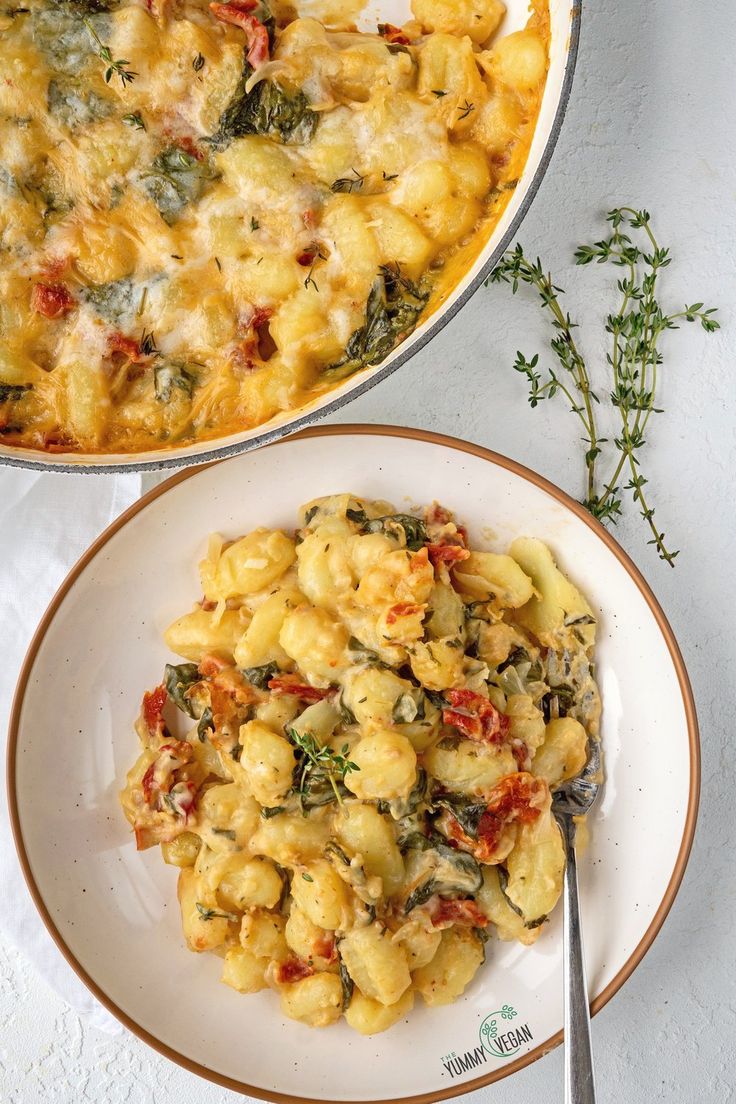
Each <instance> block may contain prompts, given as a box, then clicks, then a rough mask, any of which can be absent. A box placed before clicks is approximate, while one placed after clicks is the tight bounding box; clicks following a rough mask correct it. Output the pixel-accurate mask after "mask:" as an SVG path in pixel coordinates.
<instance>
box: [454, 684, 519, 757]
mask: <svg viewBox="0 0 736 1104" xmlns="http://www.w3.org/2000/svg"><path fill="white" fill-rule="evenodd" d="M445 697H446V698H447V699H448V700H449V702H450V705H451V706H452V707H453V708H452V709H443V711H442V720H443V721H444V723H445V724H449V725H453V727H454V728H459V729H460V731H461V732H464V733H465V735H466V736H467V737H468V738H469V739H471V740H477V741H479V742H481V743H487V744H500V743H502V742H503V740H504V739H505V738H506V736H507V735H508V732H509V726H510V721H509V718H508V717H507V716H506V715H505V714H504V713H501V712H500V711H499V710H498V709H496V707H495V705H494V704H493V702H490V701H488V698H484V697H483V696H482V695H481V694H476V693H475V691H474V690H447V691H446V693H445Z"/></svg>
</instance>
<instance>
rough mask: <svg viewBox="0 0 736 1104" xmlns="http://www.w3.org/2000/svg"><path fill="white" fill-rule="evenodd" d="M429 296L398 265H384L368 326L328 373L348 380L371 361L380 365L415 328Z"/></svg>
mask: <svg viewBox="0 0 736 1104" xmlns="http://www.w3.org/2000/svg"><path fill="white" fill-rule="evenodd" d="M428 298H429V291H428V290H426V289H424V288H422V287H420V286H419V284H416V283H414V281H413V280H408V279H407V278H406V277H405V276H402V275H401V272H400V270H399V267H398V265H393V266H392V265H381V268H380V271H379V274H378V276H377V278H376V280H375V281H374V284H373V287H372V288H371V291H370V294H369V296H368V303H367V305H366V311H365V325H364V326H361V327H360V329H358V330H355V331H354V332H353V334H352V335H351V337H350V338H349V340H348V343H347V346H346V347H345V355H344V356H343V357H342V358H341V359H340V360H338V361H336V362H335V363H334V364H332V365H330V367H329V368H327V369H326V370H325V374H326V375H328V376H330V377H331V378H332V379H344V378H345V377H346V376H350V375H352V374H353V372H357V371H358V370H359V369H360V368H365V367H366V366H367V365H369V364H379V363H380V362H381V361H382V360H384V359H385V357H387V356H388V354H389V353H390V352H391V350H392V349H393V348H394V346H395V345H396V343H397V342H398V341H400V340H403V338H405V337H407V336H408V335H409V334H410V333H411V332H412V330H413V329H414V328H415V326H416V324H417V322H418V320H419V315H420V314H421V313H422V311H423V310H424V308H425V307H426V305H427V300H428Z"/></svg>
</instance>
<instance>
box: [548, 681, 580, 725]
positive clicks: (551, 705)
mask: <svg viewBox="0 0 736 1104" xmlns="http://www.w3.org/2000/svg"><path fill="white" fill-rule="evenodd" d="M540 704H541V707H542V714H543V716H544V723H545V724H549V722H550V721H551V720H553V719H554V718H557V717H566V716H567V714H568V713H569V712H570V710H571V709H572V707H573V706H574V705H575V691H574V690H573V689H572V687H571V686H555V687H553V688H552V689H551V690H550V691H549V692H548V693H547V694H545V695H544V697H543V698H542V701H541V703H540Z"/></svg>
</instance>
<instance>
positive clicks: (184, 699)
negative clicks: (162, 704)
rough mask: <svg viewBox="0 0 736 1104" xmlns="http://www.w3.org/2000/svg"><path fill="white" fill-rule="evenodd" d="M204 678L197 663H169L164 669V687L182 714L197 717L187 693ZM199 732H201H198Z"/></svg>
mask: <svg viewBox="0 0 736 1104" xmlns="http://www.w3.org/2000/svg"><path fill="white" fill-rule="evenodd" d="M201 681H202V676H201V675H200V673H199V667H198V666H197V664H196V663H179V664H173V663H167V664H166V666H165V667H164V686H165V687H166V693H167V694H168V695H169V697H170V698H171V700H172V701H173V703H174V705H175V706H176V707H177V708H178V709H181V711H182V713H188V714H189V716H190V717H196V714H195V712H194V709H193V708H192V704H191V702H190V701H189V698H188V696H187V691H188V690H189V689H190V688H191V687H192V686H194V684H195V683H196V682H201ZM197 731H198V732H199V730H197Z"/></svg>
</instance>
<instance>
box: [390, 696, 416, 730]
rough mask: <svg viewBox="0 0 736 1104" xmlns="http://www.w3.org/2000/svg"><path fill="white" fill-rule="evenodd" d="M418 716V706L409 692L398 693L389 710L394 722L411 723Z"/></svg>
mask: <svg viewBox="0 0 736 1104" xmlns="http://www.w3.org/2000/svg"><path fill="white" fill-rule="evenodd" d="M418 716H419V707H418V705H417V703H416V701H415V699H414V698H413V697H412V695H411V694H409V693H406V694H399V696H398V698H397V699H396V701H395V702H394V707H393V710H392V711H391V720H392V721H393V723H394V724H411V722H412V721H415V720H416V719H417V717H418Z"/></svg>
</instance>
